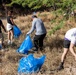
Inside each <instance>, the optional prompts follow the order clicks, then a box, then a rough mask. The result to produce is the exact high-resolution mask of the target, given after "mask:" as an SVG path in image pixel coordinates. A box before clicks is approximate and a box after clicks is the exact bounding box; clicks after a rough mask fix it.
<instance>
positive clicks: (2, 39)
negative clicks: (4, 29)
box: [0, 33, 4, 44]
mask: <svg viewBox="0 0 76 75" xmlns="http://www.w3.org/2000/svg"><path fill="white" fill-rule="evenodd" d="M3 41H4V37H3V34H2V33H0V44H2V43H3Z"/></svg>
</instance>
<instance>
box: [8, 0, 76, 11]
mask: <svg viewBox="0 0 76 75" xmlns="http://www.w3.org/2000/svg"><path fill="white" fill-rule="evenodd" d="M8 3H9V2H8ZM13 4H17V5H20V6H22V7H26V6H27V7H29V8H30V9H31V10H32V9H33V10H37V9H40V8H43V7H44V8H45V7H53V8H56V9H65V8H68V7H70V9H72V10H74V9H76V0H11V3H9V4H7V6H12V5H13Z"/></svg>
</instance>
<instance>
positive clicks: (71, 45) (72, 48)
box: [69, 38, 76, 57]
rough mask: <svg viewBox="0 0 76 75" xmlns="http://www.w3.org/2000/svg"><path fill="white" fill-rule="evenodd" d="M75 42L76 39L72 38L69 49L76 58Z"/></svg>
mask: <svg viewBox="0 0 76 75" xmlns="http://www.w3.org/2000/svg"><path fill="white" fill-rule="evenodd" d="M75 41H76V39H75V38H72V40H71V42H70V47H69V49H70V52H71V53H72V54H73V55H74V56H75V57H76V54H75V52H74V46H75Z"/></svg>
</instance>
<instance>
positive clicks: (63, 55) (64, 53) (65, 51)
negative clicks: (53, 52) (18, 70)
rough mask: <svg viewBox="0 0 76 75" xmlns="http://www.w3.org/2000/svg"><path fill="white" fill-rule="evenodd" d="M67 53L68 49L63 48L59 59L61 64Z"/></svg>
mask: <svg viewBox="0 0 76 75" xmlns="http://www.w3.org/2000/svg"><path fill="white" fill-rule="evenodd" d="M67 53H68V48H64V52H63V54H62V57H61V62H64V59H65V57H66V55H67Z"/></svg>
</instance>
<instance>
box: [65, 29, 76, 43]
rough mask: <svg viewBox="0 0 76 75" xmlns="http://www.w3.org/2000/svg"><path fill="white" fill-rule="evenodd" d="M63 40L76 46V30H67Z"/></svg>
mask: <svg viewBox="0 0 76 75" xmlns="http://www.w3.org/2000/svg"><path fill="white" fill-rule="evenodd" d="M65 38H67V39H68V40H69V41H71V43H73V44H76V28H72V29H70V30H68V31H67V32H66V34H65Z"/></svg>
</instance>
